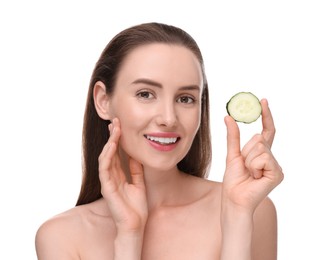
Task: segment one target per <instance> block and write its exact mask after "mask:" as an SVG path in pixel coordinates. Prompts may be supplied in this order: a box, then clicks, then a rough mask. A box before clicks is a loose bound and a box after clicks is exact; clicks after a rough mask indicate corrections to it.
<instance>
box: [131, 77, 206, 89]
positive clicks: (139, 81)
mask: <svg viewBox="0 0 316 260" xmlns="http://www.w3.org/2000/svg"><path fill="white" fill-rule="evenodd" d="M132 84H146V85H150V86H153V87H157V88H162V84H160V83H159V82H156V81H153V80H151V79H146V78H140V79H136V80H135V81H133V82H132ZM179 89H180V90H197V91H200V87H199V86H198V85H188V86H182V87H180V88H179Z"/></svg>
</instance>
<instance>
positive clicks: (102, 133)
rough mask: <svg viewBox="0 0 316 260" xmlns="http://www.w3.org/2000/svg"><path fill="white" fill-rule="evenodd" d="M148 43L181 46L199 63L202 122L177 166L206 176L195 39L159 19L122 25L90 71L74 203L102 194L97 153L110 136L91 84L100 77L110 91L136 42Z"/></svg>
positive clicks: (205, 116) (206, 134) (206, 138)
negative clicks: (78, 187) (79, 176)
mask: <svg viewBox="0 0 316 260" xmlns="http://www.w3.org/2000/svg"><path fill="white" fill-rule="evenodd" d="M150 43H166V44H176V45H181V46H184V47H186V48H188V49H189V50H191V51H192V53H194V54H195V56H196V57H197V59H198V60H199V62H200V64H201V69H202V73H203V84H204V86H203V92H202V104H201V106H202V107H201V125H200V127H199V129H198V132H197V134H196V136H195V138H194V140H193V143H192V146H191V148H190V150H189V152H188V153H187V155H186V156H185V157H184V158H183V159H182V160H181V161H180V162H179V163H178V168H179V170H181V171H183V172H185V173H187V174H191V175H195V176H198V177H204V178H205V177H207V173H208V167H209V165H210V162H211V158H212V151H211V138H210V125H209V93H208V85H207V80H206V76H205V70H204V62H203V58H202V54H201V52H200V49H199V47H198V45H197V43H196V42H195V40H194V39H193V38H192V37H191V36H190V35H189V34H188V33H186V32H185V31H183V30H182V29H180V28H177V27H174V26H171V25H166V24H161V23H145V24H140V25H137V26H133V27H130V28H128V29H125V30H124V31H122V32H120V33H119V34H117V35H116V36H115V37H114V38H113V39H112V40H111V41H110V42H109V43H108V45H107V46H106V47H105V49H104V50H103V52H102V54H101V56H100V58H99V60H98V61H97V63H96V66H95V68H94V71H93V73H92V76H91V80H90V86H89V91H88V96H87V103H86V110H85V114H84V123H83V134H82V152H83V165H82V167H83V176H82V185H81V191H80V194H79V198H78V201H77V204H76V205H82V204H87V203H90V202H92V201H95V200H97V199H99V198H101V197H102V195H101V183H100V180H99V172H98V157H99V155H100V153H101V151H102V149H103V147H104V145H105V144H106V142H107V140H108V138H109V131H108V125H109V124H110V121H108V120H103V119H101V118H100V117H99V116H98V114H97V112H96V109H95V106H94V100H93V88H94V85H95V83H96V82H97V81H102V82H103V83H104V84H105V86H106V91H107V94H108V95H111V94H112V93H113V90H114V87H115V82H116V78H117V74H118V72H119V69H120V66H121V64H122V62H123V61H124V58H125V57H126V56H127V54H129V53H130V52H131V51H132V50H133V49H135V48H136V47H138V46H141V45H145V44H150Z"/></svg>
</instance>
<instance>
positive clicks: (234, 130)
mask: <svg viewBox="0 0 316 260" xmlns="http://www.w3.org/2000/svg"><path fill="white" fill-rule="evenodd" d="M225 124H226V128H227V157H226V162H229V161H231V160H233V159H234V158H236V157H237V156H239V155H240V133H239V128H238V125H237V123H236V122H235V120H234V119H233V118H232V117H231V116H226V117H225Z"/></svg>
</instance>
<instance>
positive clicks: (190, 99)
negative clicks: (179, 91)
mask: <svg viewBox="0 0 316 260" xmlns="http://www.w3.org/2000/svg"><path fill="white" fill-rule="evenodd" d="M177 102H178V103H184V104H192V103H194V102H195V99H194V98H193V97H189V96H182V97H179V98H178V99H177Z"/></svg>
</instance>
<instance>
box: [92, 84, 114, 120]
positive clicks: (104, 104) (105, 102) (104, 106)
mask: <svg viewBox="0 0 316 260" xmlns="http://www.w3.org/2000/svg"><path fill="white" fill-rule="evenodd" d="M93 99H94V106H95V109H96V111H97V113H98V115H99V117H101V118H102V119H104V120H111V116H110V111H109V96H108V95H107V94H106V86H105V85H104V83H103V82H102V81H98V82H96V83H95V84H94V88H93Z"/></svg>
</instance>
